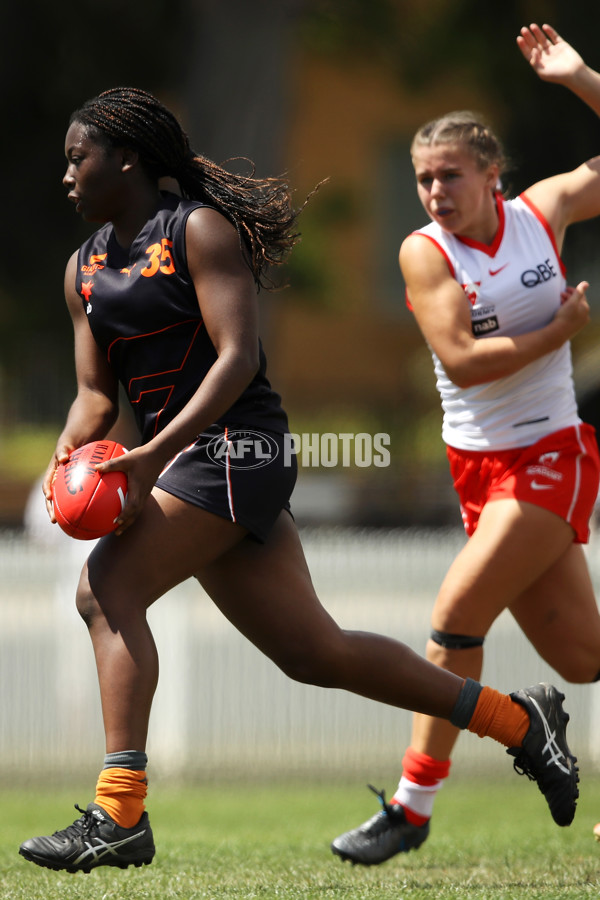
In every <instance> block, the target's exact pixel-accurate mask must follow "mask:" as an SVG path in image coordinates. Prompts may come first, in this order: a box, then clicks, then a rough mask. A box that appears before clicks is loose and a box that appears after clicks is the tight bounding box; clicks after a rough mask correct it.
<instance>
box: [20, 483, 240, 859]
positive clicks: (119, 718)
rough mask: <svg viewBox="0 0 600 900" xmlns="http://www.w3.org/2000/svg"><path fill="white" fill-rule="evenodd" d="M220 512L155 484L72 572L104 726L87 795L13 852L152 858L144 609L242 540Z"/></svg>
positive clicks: (150, 664) (150, 654)
mask: <svg viewBox="0 0 600 900" xmlns="http://www.w3.org/2000/svg"><path fill="white" fill-rule="evenodd" d="M245 535H246V532H245V530H244V529H242V528H241V527H240V526H238V525H235V524H233V523H231V522H229V521H227V520H226V519H224V518H221V517H219V516H215V515H213V514H211V513H209V512H206V511H205V510H203V509H200V508H199V507H195V506H192V505H190V504H188V503H185V502H183V501H182V500H179V499H177V498H176V497H174V496H172V495H171V494H168V493H165V492H164V491H161V490H159V489H155V490H154V491H153V494H152V496H151V497H150V498H149V499H148V500H147V502H146V504H145V506H144V509H143V511H142V513H141V514H140V516H139V518H138V519H137V520H136V521H135V523H134V524H133V525H132V526H131V527H130V528H128V529H127V531H125V532H124V533H123V534H122V535H121V536H119V537H116V536H115V535H110V536H109V537H107V538H105V539H103V540H102V541H101V542H100V543H99V544H98V545H97V546H96V547H95V549H94V550H93V551H92V553H91V554H90V558H89V560H88V562H87V564H86V566H85V567H84V570H83V572H82V575H81V579H80V584H79V588H78V593H77V604H78V609H79V611H80V613H81V615H82V616H83V618H84V620H85V622H86V624H87V626H88V628H89V632H90V636H91V639H92V644H93V648H94V654H95V657H96V666H97V670H98V679H99V684H100V696H101V701H102V714H103V719H104V727H105V733H106V756H105V760H104V769H103V770H102V772H101V773H100V776H99V778H98V783H97V785H96V796H95V800H94V802H93V803H90V804H89V805H88V807H87V809H86V810H81V812H82V816H81V818H80V819H78V820H77V822H75V823H73V825H70V826H69V827H68V828H67V829H65V830H64V831H59V832H57V833H56V834H55V835H52V836H50V837H39V838H32V839H30V840H28V841H25V842H24V843H23V844H22V845H21V848H20V853H21V854H22V855H23V856H24V857H25V858H26V859H28V860H31V861H32V862H35V863H37V864H38V865H41V866H46V867H48V868H55V869H64V870H66V871H69V872H76V871H90V869H91V868H95V867H96V866H98V865H113V866H120V867H121V868H124V867H127V866H128V865H130V864H133V865H142V864H145V863H149V862H151V861H152V858H153V856H154V842H153V837H152V830H151V828H150V823H149V821H148V816H147V813H146V812H145V811H144V799H145V796H146V778H145V768H146V754H145V747H146V735H147V729H148V719H149V715H150V708H151V705H152V698H153V695H154V691H155V688H156V682H157V679H158V658H157V653H156V647H155V644H154V639H153V637H152V633H151V631H150V628H149V626H148V622H147V619H146V612H147V609H148V607H149V606H150V605H151V604H152V603H153V602H154V601H155V600H156V599H157V598H158V597H159V596H161V595H162V594H164V593H165V592H166V591H168V590H169V589H170V588H172V587H174V586H175V585H176V584H179V583H180V582H181V581H183V580H184V579H186V578H188V577H190V576H191V575H192V574H193V573H194V571H195V569H196V567H197V565H198V563H199V562H200V564H202V563H203V562H209V561H210V560H211V559H213V558H214V557H216V556H219V555H222V554H223V553H225V552H226V551H227V550H228V549H230V548H231V547H232V546H233V545H234V544H236V543H238V542H240V541H241V540H243V539H244V537H245Z"/></svg>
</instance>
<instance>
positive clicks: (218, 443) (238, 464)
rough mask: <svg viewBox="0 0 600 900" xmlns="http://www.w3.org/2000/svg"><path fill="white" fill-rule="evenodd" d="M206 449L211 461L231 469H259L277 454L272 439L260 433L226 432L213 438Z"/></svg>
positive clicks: (276, 446) (276, 447)
mask: <svg viewBox="0 0 600 900" xmlns="http://www.w3.org/2000/svg"><path fill="white" fill-rule="evenodd" d="M206 449H207V453H208V455H209V456H210V457H211V459H213V460H214V461H215V462H216V463H219V465H220V466H228V467H229V468H231V469H260V468H262V466H268V465H269V463H271V462H273V460H274V459H276V458H277V456H278V454H279V447H278V445H277V444H276V442H275V441H274V440H273V438H272V437H269V435H268V434H264V433H263V432H261V431H227V432H224V433H223V434H219V435H217V437H214V438H213V439H212V440H211V441H210V443H209V445H208V447H207V448H206Z"/></svg>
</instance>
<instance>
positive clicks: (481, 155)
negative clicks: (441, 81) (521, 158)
mask: <svg viewBox="0 0 600 900" xmlns="http://www.w3.org/2000/svg"><path fill="white" fill-rule="evenodd" d="M437 144H460V145H461V146H463V147H465V148H466V149H467V150H469V151H470V153H471V154H472V155H473V158H474V159H475V161H476V163H477V165H478V166H479V167H480V168H481V169H487V167H488V166H489V165H493V164H496V165H497V166H498V167H499V171H500V175H502V174H503V173H504V172H505V171H506V168H507V165H508V162H507V159H506V156H505V154H504V149H503V147H502V144H501V143H500V141H499V140H498V138H497V137H496V135H495V134H494V132H493V131H492V129H491V128H490V127H489V126H488V125H487V124H486V123H485V122H484V121H483V120H482V119H481V118H480V117H478V116H477V115H476V114H475V113H473V112H470V111H469V110H460V111H459V112H451V113H447V114H446V115H445V116H440V118H439V119H433V120H432V121H431V122H427V123H426V124H425V125H423V126H421V128H419V130H418V131H417V133H416V134H415V136H414V138H413V141H412V144H411V148H410V150H411V154H412V153H413V152H414V150H416V149H417V148H418V147H433V146H435V145H437Z"/></svg>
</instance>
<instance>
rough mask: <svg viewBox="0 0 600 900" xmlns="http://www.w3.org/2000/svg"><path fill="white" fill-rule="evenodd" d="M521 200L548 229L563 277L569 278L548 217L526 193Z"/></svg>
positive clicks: (521, 196) (520, 196)
mask: <svg viewBox="0 0 600 900" xmlns="http://www.w3.org/2000/svg"><path fill="white" fill-rule="evenodd" d="M519 199H520V200H522V201H523V203H524V204H525V206H528V207H529V209H530V210H531V212H532V213H533V214H534V216H535V217H536V219H537V220H538V221H539V223H540V224H541V225H543V226H544V228H545V229H546V234H547V235H548V237H549V238H550V242H551V244H552V246H553V247H554V252H555V253H556V258H557V260H558V263H559V265H560V271H561V273H562V275H563V278H566V277H567V267H566V266H565V264H564V262H563V261H562V259H561V255H560V253H559V251H558V246H557V244H556V238H555V237H554V232H553V231H552V228H551V227H550V223H549V222H548V220H547V219H546V217H545V216H544V215H543V213H541V212H540V211H539V209H538V208H537V206H536V205H535V204H534V203H532V202H531V200H530V199H529V197H528V196H527V195H526V194H525V193H523V194H519Z"/></svg>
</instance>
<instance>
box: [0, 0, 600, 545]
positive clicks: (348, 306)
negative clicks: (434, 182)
mask: <svg viewBox="0 0 600 900" xmlns="http://www.w3.org/2000/svg"><path fill="white" fill-rule="evenodd" d="M5 18H6V21H5V28H4V30H3V33H2V35H1V36H0V40H1V41H3V48H2V50H3V52H2V54H0V68H2V69H3V70H2V74H3V76H4V80H5V83H10V84H11V85H12V89H11V91H10V92H5V94H4V95H3V97H2V98H0V105H1V107H2V117H3V122H4V123H5V124H6V137H5V140H4V142H3V144H2V146H1V147H0V159H1V162H2V169H3V172H4V175H5V179H4V182H5V183H4V194H5V197H4V200H5V204H4V209H5V216H4V217H3V224H2V227H3V229H4V234H3V236H2V245H1V246H2V248H3V251H2V254H1V255H0V326H1V327H0V463H1V465H0V527H2V526H4V527H8V528H20V527H21V526H22V523H23V511H24V508H25V503H26V499H27V496H28V493H29V491H30V489H31V486H32V484H33V483H34V482H35V480H36V478H38V476H39V474H40V472H41V471H42V470H43V468H44V467H45V465H46V462H47V459H48V458H49V455H50V453H51V451H52V449H53V446H54V440H55V438H56V435H57V432H58V429H59V428H60V426H61V424H62V421H63V419H64V415H65V413H66V410H67V409H68V405H69V403H70V400H71V398H72V395H73V391H74V380H73V361H72V347H71V327H70V323H69V319H68V316H67V313H66V309H65V305H64V300H63V297H62V277H63V272H64V267H65V265H66V262H67V259H68V257H69V255H70V254H71V253H72V252H73V250H74V249H76V248H77V246H78V245H79V244H80V243H81V242H82V240H83V239H85V237H86V236H87V234H88V233H89V231H90V228H89V226H86V225H85V223H81V222H80V221H79V220H78V219H77V217H76V215H75V214H74V212H73V209H72V208H71V206H70V204H68V203H67V202H66V200H65V196H64V189H63V188H62V185H61V178H62V175H63V171H64V156H63V140H64V132H65V130H66V123H67V121H68V117H69V114H70V113H71V111H72V110H73V109H74V108H76V107H77V106H79V105H80V104H81V103H82V102H83V101H84V100H85V99H87V98H88V97H89V96H92V95H94V94H96V93H98V92H100V91H101V90H103V89H105V88H107V87H113V86H115V85H117V84H132V85H135V86H139V87H143V88H146V89H149V90H152V91H153V92H154V93H156V94H157V95H158V96H159V97H160V98H161V99H162V100H163V101H164V102H165V103H166V104H167V105H168V106H169V107H171V108H172V109H173V110H174V111H175V112H176V113H177V114H178V115H179V117H180V118H181V120H182V121H183V122H184V124H185V127H186V129H187V130H188V132H189V134H190V138H191V142H192V145H193V146H194V148H195V149H196V150H197V151H198V152H200V153H202V154H204V155H206V156H208V157H210V158H212V159H215V160H216V161H218V162H223V161H224V160H227V159H231V165H232V166H237V167H241V168H242V170H244V166H246V169H245V170H246V171H247V164H246V163H244V162H243V161H242V160H238V161H235V160H233V159H232V158H234V157H247V158H249V159H251V160H253V162H254V164H255V166H256V171H257V174H259V175H261V176H262V175H268V174H277V173H281V172H284V171H285V172H287V173H288V175H289V179H290V183H291V184H292V185H293V186H294V188H295V197H296V201H297V204H298V205H301V204H302V203H303V202H304V199H305V198H306V197H307V196H308V195H309V194H310V193H311V191H312V190H313V189H314V188H315V186H316V185H317V184H320V187H319V189H318V191H317V192H316V193H314V194H313V195H312V197H311V198H310V200H309V203H308V205H307V207H306V209H305V210H304V212H303V214H302V216H301V219H300V230H301V232H302V241H301V243H300V244H299V245H298V247H297V248H296V250H295V252H294V254H293V256H292V259H291V261H290V263H289V265H288V266H287V267H286V271H285V273H283V278H284V280H286V281H288V282H289V285H290V286H289V287H287V288H285V289H282V290H280V291H278V292H275V293H273V294H266V293H263V296H262V298H261V304H262V307H261V308H262V312H263V328H262V331H263V341H264V344H265V347H266V351H267V355H268V359H269V374H270V376H271V379H272V381H273V383H274V385H275V387H276V388H277V389H278V390H279V391H280V392H281V394H282V395H283V399H284V404H285V406H286V408H287V409H288V412H289V414H290V421H291V426H292V429H293V430H294V431H295V432H297V433H299V434H304V435H309V436H312V435H323V434H328V435H341V434H354V435H356V434H370V435H376V434H387V435H388V436H389V451H390V459H389V465H388V466H385V467H376V466H369V465H362V464H361V465H357V464H356V461H355V460H354V459H351V460H350V464H348V465H343V464H337V465H326V466H323V465H315V464H314V457H313V458H311V459H310V460H308V461H305V460H304V459H301V467H300V476H299V482H298V489H297V494H296V497H295V508H296V513H297V516H298V520H299V522H300V523H301V524H314V523H315V522H341V523H344V524H350V525H377V526H383V525H384V526H396V525H400V526H404V525H408V524H417V525H428V526H430V525H446V524H457V523H458V512H457V509H456V503H455V500H454V496H453V493H452V489H451V485H450V482H449V476H448V474H447V471H446V461H445V454H444V449H443V446H442V442H441V438H440V425H441V414H440V411H439V405H438V399H437V394H436V391H435V386H434V378H433V372H432V367H431V362H430V357H429V353H428V351H427V349H426V347H425V345H424V343H423V340H422V338H421V337H420V335H419V333H418V331H417V328H416V326H415V323H414V322H413V320H412V317H411V315H410V313H409V312H408V311H407V309H406V307H405V303H404V286H403V283H402V280H401V276H400V272H399V269H398V264H397V254H398V248H399V245H400V242H401V240H402V238H403V237H404V235H406V234H407V233H408V232H409V231H411V230H412V229H413V228H415V227H418V226H420V225H421V224H423V222H424V214H423V213H422V211H421V209H420V207H419V204H418V201H417V198H416V191H415V187H414V178H413V174H412V169H411V164H410V158H409V152H408V150H409V146H410V141H411V138H412V135H413V133H414V131H415V129H416V128H417V127H418V126H419V125H420V124H422V123H423V122H424V121H426V120H427V119H429V118H432V117H434V116H436V115H439V114H441V113H443V112H445V111H447V110H449V109H453V108H467V107H471V108H475V109H477V110H480V111H483V112H484V113H485V114H486V115H487V117H488V118H489V119H490V121H491V123H492V124H493V125H494V127H495V128H496V130H497V131H498V132H499V133H500V134H501V135H502V136H504V138H505V141H506V145H507V149H508V152H509V155H510V157H511V158H512V159H513V160H514V163H515V166H514V172H511V173H510V177H509V182H508V184H507V187H508V188H509V189H510V190H511V191H512V193H515V192H517V191H519V190H522V189H523V188H524V187H525V186H527V185H528V184H529V183H531V182H532V181H534V180H536V179H538V178H540V177H544V176H545V175H548V174H551V173H553V172H556V171H560V170H561V169H567V168H572V167H574V166H575V165H577V164H578V163H579V162H581V161H582V160H583V159H585V158H587V157H589V156H592V155H594V154H595V153H596V152H597V150H598V140H597V138H598V132H599V127H598V122H597V120H596V119H595V117H594V116H593V115H592V114H591V113H590V112H589V110H586V109H585V108H584V107H583V105H582V104H578V103H577V101H576V100H575V99H574V98H573V97H572V96H570V95H569V94H568V92H566V91H564V92H563V91H561V90H560V89H557V88H555V87H552V86H548V85H544V84H542V83H541V82H540V81H539V80H538V79H536V78H535V77H534V76H532V75H531V73H530V72H529V71H528V69H527V67H526V66H525V65H524V63H523V60H522V58H521V56H520V54H519V53H518V51H517V49H516V44H515V36H516V34H517V33H518V30H519V28H520V26H521V25H522V24H524V23H529V22H530V21H532V20H536V19H541V20H543V21H550V22H552V24H554V25H555V26H556V27H557V28H558V30H559V31H560V32H562V33H564V35H565V37H567V38H568V39H569V40H572V41H573V43H574V44H575V45H576V46H577V47H578V49H580V50H581V52H582V53H583V54H584V56H586V57H588V58H589V60H590V62H591V63H592V64H595V65H599V64H600V60H599V59H598V58H597V57H598V50H597V47H596V45H595V40H594V37H595V34H597V29H596V28H595V27H594V24H595V25H600V9H596V8H595V7H594V8H587V5H586V7H584V6H583V0H573V2H572V3H570V4H569V5H568V9H567V8H565V5H564V4H559V3H558V2H554V3H551V2H545V3H536V2H534V0H513V2H511V3H508V4H504V6H503V11H502V16H501V17H498V16H497V15H496V11H495V9H494V7H493V6H491V7H490V6H488V5H487V4H481V3H479V2H476V0H421V2H419V3H418V4H417V3H413V2H411V0H254V2H248V0H219V2H213V0H148V2H147V3H145V4H144V14H143V16H141V15H140V13H139V11H138V10H136V9H135V8H131V9H129V8H124V7H123V6H122V4H119V3H117V2H116V0H106V3H105V4H104V5H103V10H102V16H98V15H97V7H96V5H95V4H93V3H92V2H91V0H82V2H81V3H80V4H79V5H78V14H77V16H76V17H66V18H65V19H63V18H62V17H57V16H55V15H54V13H53V12H52V10H50V9H49V8H47V6H46V5H44V4H43V3H42V2H41V0H33V3H32V4H28V5H27V6H26V7H23V6H19V5H13V7H11V8H10V9H9V10H6V16H5ZM19 36H21V37H19ZM25 36H26V45H27V47H28V49H29V53H28V54H27V56H23V55H22V53H21V49H20V48H21V47H22V46H23V45H24V42H25ZM31 60H35V66H34V65H33V64H32V63H31ZM571 135H576V139H572V138H571ZM598 234H599V231H598V227H597V225H596V224H595V223H590V224H589V225H588V224H586V225H584V226H578V228H577V229H575V230H574V231H573V235H572V237H570V238H569V244H568V245H567V247H566V249H565V259H566V262H567V265H568V268H569V272H570V273H571V274H572V280H573V281H575V282H576V281H578V280H580V279H581V278H584V277H585V278H586V279H588V280H589V281H590V282H591V284H592V288H591V291H590V298H591V301H592V304H593V306H594V308H598V306H599V305H600V294H598V293H597V291H598V289H597V288H596V284H600V278H596V274H598V273H597V270H598V267H599V259H600V254H598V250H597V248H598ZM597 334H598V327H597V326H591V327H589V328H588V329H587V330H586V331H585V332H584V334H583V335H581V336H579V337H578V338H577V341H576V344H575V352H576V357H577V356H578V355H579V354H581V356H582V357H583V356H585V359H586V364H585V392H586V399H587V400H588V401H590V398H592V400H591V401H590V403H591V406H592V408H594V406H595V403H594V401H593V396H594V390H595V388H596V384H597V382H598V380H599V379H598V378H597V376H596V374H595V370H596V369H597V368H598V367H597V366H596V358H597V354H596V350H595V346H596V344H597V343H598V342H597ZM589 405H590V404H589V403H588V406H589ZM119 427H122V428H123V434H124V435H125V439H124V443H130V442H131V440H132V439H134V438H132V437H131V429H130V424H129V422H128V418H127V415H126V414H125V415H124V417H123V422H122V424H121V425H120V426H119Z"/></svg>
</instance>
